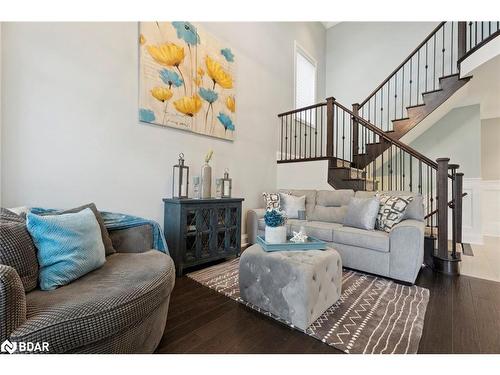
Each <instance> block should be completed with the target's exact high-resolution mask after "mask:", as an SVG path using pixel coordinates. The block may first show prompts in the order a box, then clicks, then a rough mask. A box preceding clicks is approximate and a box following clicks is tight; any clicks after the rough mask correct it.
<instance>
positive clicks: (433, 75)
mask: <svg viewBox="0 0 500 375" xmlns="http://www.w3.org/2000/svg"><path fill="white" fill-rule="evenodd" d="M433 39H434V54H433V58H434V68H433V69H432V89H433V90H436V34H434V38H433Z"/></svg>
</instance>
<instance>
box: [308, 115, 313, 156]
mask: <svg viewBox="0 0 500 375" xmlns="http://www.w3.org/2000/svg"><path fill="white" fill-rule="evenodd" d="M308 133H309V157H310V158H311V157H312V136H311V133H312V110H311V109H309V130H308Z"/></svg>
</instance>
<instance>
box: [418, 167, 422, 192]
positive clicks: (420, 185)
mask: <svg viewBox="0 0 500 375" xmlns="http://www.w3.org/2000/svg"><path fill="white" fill-rule="evenodd" d="M418 192H419V194H422V160H419V161H418Z"/></svg>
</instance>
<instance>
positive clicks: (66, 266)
mask: <svg viewBox="0 0 500 375" xmlns="http://www.w3.org/2000/svg"><path fill="white" fill-rule="evenodd" d="M26 226H27V228H28V231H29V233H30V235H31V237H32V238H33V242H34V243H35V246H36V248H37V250H38V253H37V257H38V263H39V265H40V270H39V274H38V278H39V282H40V289H42V290H52V289H56V288H57V287H59V286H62V285H66V284H68V283H70V282H72V281H73V280H76V279H78V278H79V277H82V276H83V275H85V274H86V273H88V272H90V271H92V270H95V269H96V268H99V267H101V266H102V265H103V264H104V262H105V261H106V257H105V251H104V244H103V242H102V237H101V229H100V227H99V223H98V222H97V219H96V218H95V215H94V213H93V212H92V210H91V209H90V208H86V209H84V210H82V211H80V212H76V213H71V214H63V215H51V216H39V215H35V214H33V213H28V215H27V217H26Z"/></svg>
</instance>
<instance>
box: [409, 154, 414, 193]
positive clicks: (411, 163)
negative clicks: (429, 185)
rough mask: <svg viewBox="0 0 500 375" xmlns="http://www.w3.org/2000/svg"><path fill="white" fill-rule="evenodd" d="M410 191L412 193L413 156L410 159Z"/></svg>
mask: <svg viewBox="0 0 500 375" xmlns="http://www.w3.org/2000/svg"><path fill="white" fill-rule="evenodd" d="M410 191H413V156H411V157H410Z"/></svg>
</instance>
